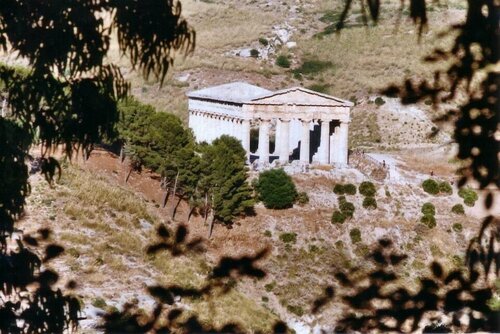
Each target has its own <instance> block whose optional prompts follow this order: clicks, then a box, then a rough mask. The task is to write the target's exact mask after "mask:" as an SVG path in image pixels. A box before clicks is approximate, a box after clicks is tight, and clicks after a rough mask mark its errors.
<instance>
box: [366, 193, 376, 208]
mask: <svg viewBox="0 0 500 334" xmlns="http://www.w3.org/2000/svg"><path fill="white" fill-rule="evenodd" d="M363 208H365V209H376V208H377V201H376V200H375V197H371V196H368V197H365V198H364V199H363Z"/></svg>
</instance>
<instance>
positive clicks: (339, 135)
mask: <svg viewBox="0 0 500 334" xmlns="http://www.w3.org/2000/svg"><path fill="white" fill-rule="evenodd" d="M331 122H332V120H321V121H320V125H321V128H320V145H319V147H318V162H319V163H320V164H338V165H346V164H347V151H348V123H347V122H340V125H339V126H336V127H335V128H334V129H333V133H332V135H331V136H330V126H331ZM270 125H271V121H270V120H267V119H262V120H260V123H259V147H258V150H257V153H258V156H259V160H260V161H261V162H269V130H270ZM310 129H311V121H309V120H301V127H300V156H299V160H300V161H302V162H304V163H309V162H310V155H311V152H310V144H311V131H310ZM247 152H248V151H247ZM276 152H277V153H278V155H279V161H280V162H288V160H289V156H290V153H291V152H290V120H287V119H281V120H277V123H276V140H275V153H276Z"/></svg>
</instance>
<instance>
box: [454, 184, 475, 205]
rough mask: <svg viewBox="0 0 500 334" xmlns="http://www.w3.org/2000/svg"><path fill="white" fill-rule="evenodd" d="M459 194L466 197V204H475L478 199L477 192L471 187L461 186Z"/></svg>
mask: <svg viewBox="0 0 500 334" xmlns="http://www.w3.org/2000/svg"><path fill="white" fill-rule="evenodd" d="M458 196H460V197H462V198H463V199H464V204H465V205H467V206H471V207H472V206H474V204H475V203H476V201H477V199H478V196H477V193H476V192H475V191H474V190H473V189H471V188H469V187H467V188H461V189H460V190H459V191H458Z"/></svg>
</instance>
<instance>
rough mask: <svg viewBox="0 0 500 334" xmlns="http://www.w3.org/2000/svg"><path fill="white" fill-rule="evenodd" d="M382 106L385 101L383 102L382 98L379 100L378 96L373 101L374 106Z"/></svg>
mask: <svg viewBox="0 0 500 334" xmlns="http://www.w3.org/2000/svg"><path fill="white" fill-rule="evenodd" d="M383 104H385V100H384V99H383V98H381V97H380V96H378V97H377V98H376V99H375V105H377V106H379V107H380V106H381V105H383Z"/></svg>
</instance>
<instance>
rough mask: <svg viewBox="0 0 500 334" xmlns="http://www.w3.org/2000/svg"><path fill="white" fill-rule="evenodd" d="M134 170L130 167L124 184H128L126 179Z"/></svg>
mask: <svg viewBox="0 0 500 334" xmlns="http://www.w3.org/2000/svg"><path fill="white" fill-rule="evenodd" d="M133 170H134V168H133V167H130V169H129V171H128V174H127V177H126V178H125V183H128V179H129V177H130V174H132V171H133Z"/></svg>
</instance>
